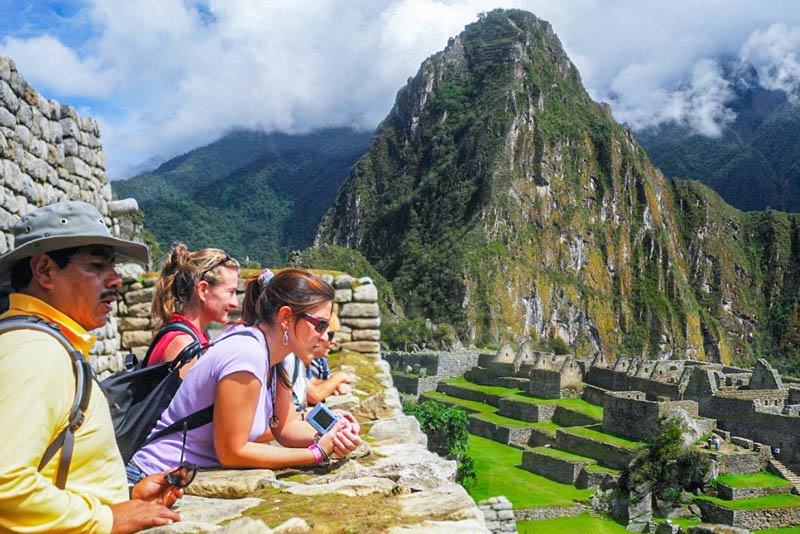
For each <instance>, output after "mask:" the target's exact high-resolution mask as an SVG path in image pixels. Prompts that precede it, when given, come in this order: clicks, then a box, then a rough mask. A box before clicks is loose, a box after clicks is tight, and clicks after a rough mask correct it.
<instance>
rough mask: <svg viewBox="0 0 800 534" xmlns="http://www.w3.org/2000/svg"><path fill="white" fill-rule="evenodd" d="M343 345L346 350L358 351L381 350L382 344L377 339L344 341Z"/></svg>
mask: <svg viewBox="0 0 800 534" xmlns="http://www.w3.org/2000/svg"><path fill="white" fill-rule="evenodd" d="M342 347H343V348H344V349H346V350H354V351H356V352H373V353H374V352H380V351H381V344H380V343H377V342H375V341H350V342H348V343H343V344H342Z"/></svg>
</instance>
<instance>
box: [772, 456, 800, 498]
mask: <svg viewBox="0 0 800 534" xmlns="http://www.w3.org/2000/svg"><path fill="white" fill-rule="evenodd" d="M769 465H770V467H772V469H774V471H775V474H777V475H779V476H781V477H783V478H785V479H786V480H788V481H789V482H791V483H792V493H795V494H800V476H798V475H796V474H795V471H792V470H791V469H789V468H788V467H786V466H785V465H784V464H783V463H782V462H781V461H780V460H778V459H777V458H773V459H772V460H770V461H769Z"/></svg>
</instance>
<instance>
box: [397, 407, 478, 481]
mask: <svg viewBox="0 0 800 534" xmlns="http://www.w3.org/2000/svg"><path fill="white" fill-rule="evenodd" d="M403 412H405V413H406V414H407V415H413V416H414V417H416V418H417V421H419V426H420V428H421V429H422V431H423V432H425V435H426V436H428V450H430V451H431V452H435V453H436V454H438V455H439V456H444V457H446V458H449V459H451V460H456V462H458V473H457V474H456V481H457V482H458V483H459V484H461V485H462V486H463V485H465V483H466V482H467V481H468V480H473V481H474V480H475V466H474V464H473V461H472V458H471V457H470V456H469V455H468V454H467V445H469V430H468V426H469V417H467V412H465V411H464V410H462V409H461V408H458V407H456V406H446V405H444V404H442V403H440V402H435V401H425V402H421V403H414V402H406V403H404V404H403Z"/></svg>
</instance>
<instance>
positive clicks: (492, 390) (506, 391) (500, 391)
mask: <svg viewBox="0 0 800 534" xmlns="http://www.w3.org/2000/svg"><path fill="white" fill-rule="evenodd" d="M442 382H444V383H445V384H452V385H454V386H458V387H462V388H464V389H471V390H473V391H480V392H482V393H488V394H489V395H497V396H498V397H508V396H509V395H516V394H518V393H522V390H521V389H519V388H504V387H500V386H481V385H480V384H473V383H472V382H469V381H468V380H467V379H466V378H464V377H458V378H448V379H446V380H442Z"/></svg>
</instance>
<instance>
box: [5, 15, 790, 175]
mask: <svg viewBox="0 0 800 534" xmlns="http://www.w3.org/2000/svg"><path fill="white" fill-rule="evenodd" d="M496 7H520V8H523V9H527V10H529V11H531V12H533V13H535V14H536V15H537V16H539V17H541V18H543V19H545V20H548V21H549V22H550V23H551V24H552V25H553V28H554V30H555V32H556V33H557V34H558V35H559V37H560V39H561V41H562V43H563V44H564V46H565V48H566V50H567V53H568V54H569V55H570V57H571V58H572V60H573V62H574V63H575V64H576V65H577V66H578V68H579V69H580V71H581V75H582V78H583V81H584V84H585V85H586V87H587V90H588V91H589V93H590V94H591V95H592V96H593V97H594V98H595V99H598V100H606V101H611V102H612V104H613V108H614V113H615V116H616V117H617V118H618V119H620V120H626V121H629V122H631V124H633V125H644V124H656V123H658V122H659V121H665V120H677V121H681V122H683V123H684V124H687V125H690V126H691V127H693V128H695V129H696V130H697V131H700V132H705V133H708V134H715V133H718V132H719V127H720V126H721V125H722V124H724V123H725V122H726V121H728V120H730V119H731V115H730V114H729V112H728V111H726V109H725V107H724V104H725V102H726V101H727V99H728V98H729V92H730V88H729V87H727V85H726V83H725V82H724V80H723V79H722V77H721V76H720V71H719V67H718V65H716V64H715V63H714V62H713V61H709V59H710V58H716V57H718V56H719V55H721V54H728V55H731V56H735V55H737V54H738V53H739V51H740V50H742V54H743V56H747V57H750V58H752V59H753V60H755V61H756V63H757V64H758V65H759V73H760V74H761V75H762V77H765V79H767V80H769V82H768V83H771V84H774V86H775V87H778V86H780V87H788V86H790V85H791V84H792V83H793V82H792V80H794V81H795V82H794V83H796V80H797V72H798V64H797V55H796V52H797V50H798V46H797V39H798V38H797V35H796V32H797V30H796V29H792V28H793V27H800V10H798V9H796V8H795V6H794V3H793V2H791V1H788V0H774V1H771V2H767V3H764V2H760V1H757V0H730V1H729V2H724V3H720V2H717V1H715V0H705V1H702V0H672V1H670V2H666V1H664V2H646V3H642V2H640V1H639V0H618V1H615V2H613V3H609V2H606V1H602V0H574V1H569V2H567V1H559V2H553V1H552V0H500V1H494V0H348V1H347V2H342V1H340V0H294V1H289V2H287V1H277V0H274V1H266V0H137V1H136V2H119V1H118V0H91V1H90V2H89V7H88V8H87V9H85V10H83V11H82V12H81V17H83V19H82V20H86V21H88V22H87V23H86V24H88V25H90V26H91V29H92V31H91V32H89V35H91V37H88V38H87V39H86V40H84V41H83V42H82V44H80V45H76V46H75V48H74V49H73V48H68V47H66V46H65V45H64V44H62V42H60V41H58V40H57V39H55V38H54V37H52V36H49V35H46V34H45V35H40V36H37V37H34V38H20V37H13V36H11V37H5V38H4V39H3V40H2V45H3V52H4V53H6V54H8V55H10V56H11V57H12V58H13V59H14V60H15V61H16V62H17V65H18V66H19V67H20V70H21V71H22V72H23V74H24V75H25V76H26V78H27V79H28V80H29V81H30V82H31V83H33V84H34V85H35V86H36V87H37V88H38V89H39V90H40V91H42V92H43V93H45V95H46V96H48V97H55V98H57V99H59V100H61V101H65V102H67V103H69V99H70V98H72V97H80V98H83V99H84V101H83V102H81V104H83V105H88V106H91V107H92V110H93V112H92V114H93V115H95V116H96V117H97V118H98V119H99V120H100V122H101V127H102V135H103V139H104V148H105V152H106V155H107V161H108V171H109V175H110V176H112V177H119V176H121V175H124V174H125V172H126V169H129V168H132V167H134V166H135V165H136V164H138V163H139V162H141V161H143V160H146V159H148V158H151V157H169V156H173V155H176V154H178V153H181V152H184V151H187V150H190V149H192V148H194V147H196V146H198V145H199V144H202V143H207V142H210V141H212V140H213V139H215V138H216V137H218V136H219V135H220V134H221V133H223V132H224V131H226V130H228V129H231V128H235V127H251V128H261V129H265V130H273V129H278V130H283V131H289V132H304V131H308V130H310V129H313V128H318V127H324V126H336V125H343V124H352V125H358V126H362V127H365V128H374V127H375V126H376V125H377V123H378V122H379V121H380V120H381V119H382V118H383V117H385V116H386V114H387V113H388V112H389V110H390V109H391V106H392V104H393V102H394V96H395V94H396V92H397V91H398V90H399V89H400V88H401V87H402V86H403V85H404V84H405V81H406V79H407V78H408V77H409V76H413V75H414V74H415V73H416V71H417V69H418V68H419V65H420V63H421V62H422V61H423V60H424V59H425V58H426V57H428V56H430V55H431V54H433V53H435V52H437V51H439V50H441V49H443V48H444V46H445V45H446V43H447V39H448V37H450V36H453V35H456V34H458V33H459V32H460V31H461V30H462V29H463V27H464V26H465V25H466V24H468V23H470V22H473V21H474V20H476V18H477V14H478V13H479V12H481V11H489V10H491V9H494V8H496ZM776 21H783V23H784V24H785V26H780V25H778V26H771V25H772V24H774V23H775V22H776ZM764 28H768V29H767V30H764ZM776 28H777V29H776ZM754 32H755V33H754ZM759 32H761V33H759ZM53 33H55V32H53ZM751 34H752V37H751V39H750V41H748V43H749V44H748V45H747V46H745V48H742V43H744V42H745V41H746V40H747V39H748V37H750V36H751ZM86 99H88V100H86Z"/></svg>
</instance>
